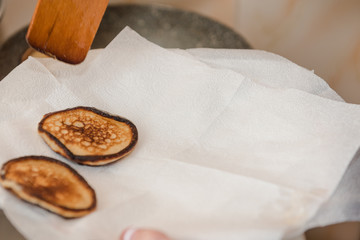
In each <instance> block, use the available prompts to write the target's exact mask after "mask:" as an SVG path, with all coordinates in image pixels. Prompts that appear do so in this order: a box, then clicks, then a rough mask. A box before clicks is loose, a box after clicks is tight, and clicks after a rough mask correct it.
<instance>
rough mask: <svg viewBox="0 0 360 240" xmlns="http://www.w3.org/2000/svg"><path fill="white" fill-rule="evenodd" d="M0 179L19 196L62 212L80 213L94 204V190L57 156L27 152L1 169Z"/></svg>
mask: <svg viewBox="0 0 360 240" xmlns="http://www.w3.org/2000/svg"><path fill="white" fill-rule="evenodd" d="M0 177H1V183H2V185H3V186H4V187H5V188H7V189H9V190H11V191H12V192H13V193H14V194H16V195H17V196H18V197H20V198H21V199H23V200H25V201H28V202H31V203H33V204H37V205H39V206H41V207H43V208H45V209H47V210H50V211H52V212H55V213H57V214H59V215H61V216H64V217H68V218H72V217H80V216H83V215H85V214H88V213H89V212H91V211H93V210H94V209H95V206H96V197H95V192H94V190H93V189H92V188H91V187H90V186H89V184H88V183H87V182H86V181H85V180H84V179H83V178H82V177H81V176H80V175H79V174H78V173H77V172H76V171H75V170H73V169H72V168H70V167H69V166H67V165H65V164H64V163H61V162H59V161H57V160H54V159H51V158H47V157H42V156H28V157H22V158H18V159H14V160H11V161H9V162H7V163H5V164H4V165H3V167H2V169H1V175H0Z"/></svg>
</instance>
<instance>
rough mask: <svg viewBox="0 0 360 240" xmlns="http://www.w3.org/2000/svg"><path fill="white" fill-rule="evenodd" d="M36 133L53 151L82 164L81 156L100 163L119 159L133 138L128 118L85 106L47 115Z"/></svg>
mask: <svg viewBox="0 0 360 240" xmlns="http://www.w3.org/2000/svg"><path fill="white" fill-rule="evenodd" d="M39 132H40V134H41V135H42V137H43V138H44V139H45V141H46V142H47V143H48V145H49V146H50V147H51V148H52V149H53V150H54V151H56V152H58V153H60V154H61V155H63V156H65V157H67V158H70V159H72V160H75V161H78V162H79V161H81V162H82V163H84V162H87V160H86V159H85V157H95V156H96V157H97V160H100V161H102V163H108V161H113V160H114V159H119V158H121V157H122V156H125V155H126V154H128V153H129V152H130V151H131V150H132V148H133V147H134V145H135V144H136V141H137V130H136V127H135V126H134V124H132V123H131V122H130V121H128V120H126V119H123V118H120V117H117V116H111V115H108V114H106V113H104V112H101V111H99V110H97V109H94V108H86V107H77V108H73V109H67V110H63V111H59V112H55V113H50V114H47V115H46V116H45V117H44V119H43V120H42V121H41V122H40V124H39ZM43 133H46V134H43ZM104 158H106V160H104ZM88 159H91V158H88ZM93 160H94V161H92V163H94V165H95V164H96V159H93ZM100 161H99V162H98V163H100ZM102 163H100V164H102Z"/></svg>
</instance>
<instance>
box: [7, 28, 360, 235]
mask: <svg viewBox="0 0 360 240" xmlns="http://www.w3.org/2000/svg"><path fill="white" fill-rule="evenodd" d="M0 96H1V102H0V110H1V112H2V113H6V114H2V115H1V118H0V146H1V149H2V151H1V152H0V163H3V162H5V161H6V160H8V159H10V158H14V157H18V156H22V155H28V154H42V155H46V156H50V157H55V158H57V159H60V160H62V161H64V162H66V163H69V164H70V165H71V166H72V167H74V168H75V169H76V170H77V171H79V173H80V174H82V175H83V176H84V177H85V178H86V179H87V180H88V182H89V183H90V184H91V185H92V186H93V187H94V189H95V191H96V193H97V196H98V208H97V211H95V212H94V213H92V214H90V215H88V216H86V217H84V218H81V219H77V220H70V221H69V220H64V219H61V218H59V217H58V216H55V215H53V214H50V213H48V212H46V211H44V210H42V209H39V208H36V207H33V206H30V205H28V204H24V203H23V202H22V201H18V200H16V198H15V197H13V196H12V195H10V194H8V193H7V192H5V191H4V190H2V189H1V190H0V204H2V205H1V206H2V208H3V209H4V211H5V213H6V215H7V216H8V217H9V219H10V220H11V221H12V223H13V224H14V225H15V226H16V227H17V228H18V230H19V231H20V232H22V233H23V234H24V235H25V236H26V237H27V238H29V239H49V238H53V239H63V238H66V239H117V238H118V237H119V236H120V233H121V231H122V230H123V229H124V228H125V227H127V226H129V225H133V226H136V227H154V228H158V229H160V230H163V231H165V232H167V233H168V234H169V235H170V236H171V237H173V238H174V239H194V240H197V239H199V240H201V239H210V240H211V239H214V240H215V239H229V240H231V239H281V238H282V237H284V236H291V235H293V234H297V233H299V231H301V230H302V229H304V226H305V225H306V224H307V222H308V221H309V220H310V219H311V217H313V216H314V214H315V213H316V211H317V210H318V209H319V208H320V206H321V204H323V203H324V202H325V201H326V200H327V199H328V198H329V196H330V195H331V194H332V193H333V191H334V190H335V188H336V186H337V184H338V183H339V181H340V179H341V177H342V175H343V173H344V172H345V170H346V169H347V166H348V164H349V162H350V161H351V159H352V158H353V156H354V154H355V152H356V150H357V149H358V147H359V144H360V131H359V129H360V128H359V125H360V123H359V121H357V119H360V118H359V117H360V106H357V105H352V104H346V103H344V102H342V101H341V99H340V98H339V97H338V96H337V95H336V94H335V93H334V92H333V91H332V90H331V89H330V88H329V87H328V86H327V84H326V83H324V81H322V80H321V79H320V78H318V77H316V76H315V75H314V74H313V73H312V72H310V71H308V70H306V69H303V68H301V67H299V66H296V65H295V64H293V63H291V62H289V61H287V60H285V59H283V58H280V57H278V56H275V55H273V54H269V53H266V52H261V51H255V50H252V51H249V50H228V51H226V50H208V49H200V50H199V49H195V50H189V51H187V52H184V51H180V50H166V49H163V48H161V47H159V46H156V45H154V44H152V43H150V42H148V41H146V40H145V39H143V38H142V37H140V36H139V35H137V34H136V33H135V32H133V31H132V30H131V29H128V28H127V29H125V30H123V31H122V32H121V33H120V34H119V35H118V36H117V37H116V38H115V39H114V40H113V41H112V42H111V43H110V44H109V45H108V46H107V47H106V48H105V49H104V50H101V51H94V52H90V53H89V56H88V59H87V60H86V61H85V62H84V63H83V64H80V65H77V66H71V65H67V64H64V63H60V62H58V61H55V60H51V59H41V60H40V59H39V60H36V59H33V58H31V59H29V60H27V61H26V62H24V63H23V64H21V65H20V66H19V67H18V68H16V69H15V70H14V71H13V72H12V73H10V74H9V75H8V76H7V77H6V78H5V79H4V80H3V81H1V82H0ZM78 105H86V106H92V107H97V108H99V109H102V110H105V111H108V112H111V113H113V114H118V115H122V116H124V117H126V118H128V119H130V120H131V121H132V122H134V123H135V125H136V126H137V127H138V131H139V143H138V145H137V147H136V149H135V151H134V152H133V153H132V154H131V155H129V156H128V157H127V158H125V159H123V160H121V161H119V162H117V163H116V164H112V165H109V166H104V167H99V168H89V167H84V166H78V165H76V164H73V163H70V162H69V161H67V160H65V159H63V158H62V157H60V156H58V155H56V154H55V153H53V152H52V151H51V150H50V149H49V148H48V147H47V146H46V144H45V143H43V141H42V140H41V138H40V137H39V136H38V134H37V131H36V128H37V123H38V122H39V121H40V119H41V117H42V115H43V114H45V113H47V112H51V111H55V110H60V109H63V108H67V107H73V106H78Z"/></svg>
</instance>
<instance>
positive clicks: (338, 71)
mask: <svg viewBox="0 0 360 240" xmlns="http://www.w3.org/2000/svg"><path fill="white" fill-rule="evenodd" d="M2 1H4V0H2ZM0 2H1V0H0ZM36 2H37V0H5V8H4V9H5V11H4V14H3V15H2V17H1V21H0V45H1V44H2V43H4V42H5V41H6V39H8V38H9V37H10V36H11V35H13V34H15V33H16V32H17V31H19V29H21V28H23V27H25V26H26V25H28V24H29V22H30V19H31V17H32V14H33V11H34V8H35V5H36ZM119 3H156V4H163V5H170V6H173V7H176V8H180V9H184V10H189V11H192V12H196V13H200V14H201V15H204V16H207V17H209V18H211V19H214V20H216V21H218V22H220V23H222V24H224V25H226V26H228V27H230V28H232V29H234V30H235V31H236V32H238V33H240V35H242V36H243V37H244V38H245V39H246V40H247V41H248V42H249V43H250V45H251V46H252V47H253V48H255V49H262V50H266V51H270V52H273V53H276V54H279V55H281V56H283V57H286V58H288V59H289V60H291V61H293V62H295V63H297V64H298V65H301V66H303V67H305V68H307V69H309V70H313V71H314V72H315V73H316V74H317V75H319V76H320V77H322V78H323V79H324V80H325V81H327V82H328V84H329V85H330V86H331V87H332V88H333V89H334V90H335V91H336V92H337V93H338V94H339V95H340V96H341V97H343V98H344V99H345V101H347V102H349V103H356V104H360V0H316V1H314V0H266V1H263V0H221V1H219V0H110V4H119ZM1 11H2V10H1V9H0V14H1ZM359 236H360V227H359V223H342V224H338V225H335V226H332V227H327V228H326V229H325V230H324V229H318V230H313V231H312V232H310V234H308V239H327V240H332V239H333V240H335V239H339V240H340V239H342V240H357V239H360V237H359Z"/></svg>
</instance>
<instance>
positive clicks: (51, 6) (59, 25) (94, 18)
mask: <svg viewBox="0 0 360 240" xmlns="http://www.w3.org/2000/svg"><path fill="white" fill-rule="evenodd" d="M108 2H109V0H39V1H38V3H37V6H36V9H35V12H34V15H33V18H32V20H31V22H30V25H29V29H28V32H27V35H26V40H27V42H28V43H29V45H30V46H32V47H33V48H35V49H36V50H38V51H40V52H43V53H45V54H47V55H50V56H54V57H56V58H57V59H59V60H61V61H64V62H67V63H71V64H77V63H80V62H82V61H83V60H84V59H85V57H86V54H87V52H88V51H89V49H90V47H91V44H92V42H93V40H94V37H95V34H96V32H97V29H98V28H99V25H100V22H101V19H102V17H103V15H104V13H105V10H106V7H107V5H108Z"/></svg>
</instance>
